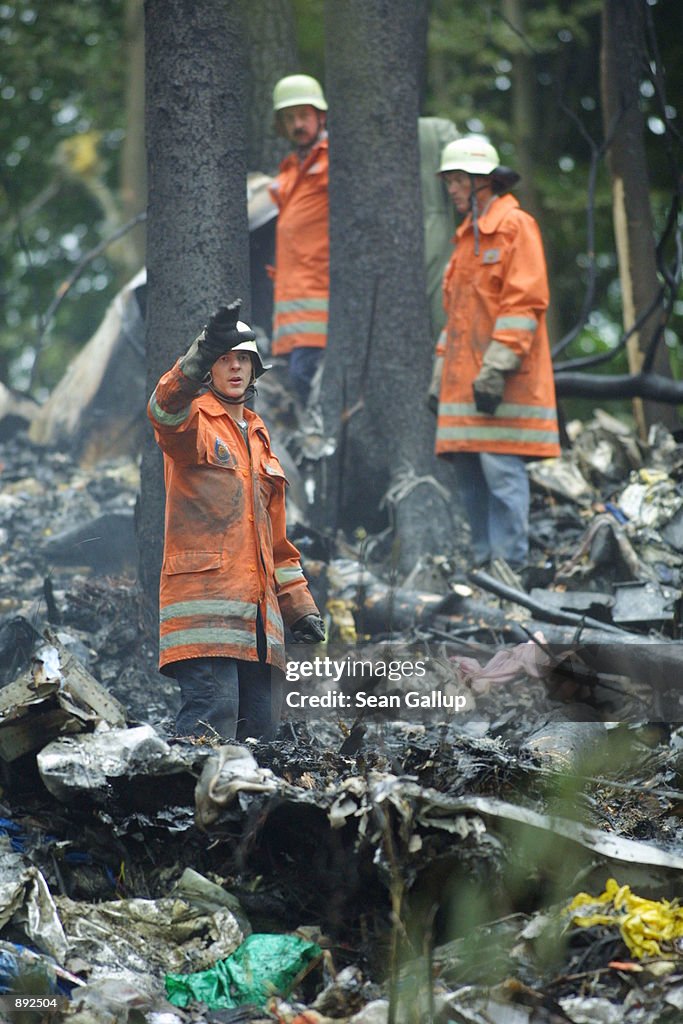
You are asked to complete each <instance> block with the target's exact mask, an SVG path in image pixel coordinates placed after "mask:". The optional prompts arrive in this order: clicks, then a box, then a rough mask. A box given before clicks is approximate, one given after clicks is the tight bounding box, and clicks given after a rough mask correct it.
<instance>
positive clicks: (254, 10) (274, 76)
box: [243, 0, 300, 174]
mask: <svg viewBox="0 0 683 1024" xmlns="http://www.w3.org/2000/svg"><path fill="white" fill-rule="evenodd" d="M243 4H244V17H245V25H246V30H247V39H248V49H247V60H248V65H249V75H248V80H247V168H248V170H250V171H263V172H264V173H265V174H275V172H276V171H277V168H278V164H279V163H280V160H282V159H283V157H285V156H286V154H287V153H288V152H289V149H290V147H289V145H288V143H287V142H286V140H285V139H283V138H282V137H281V136H279V135H278V134H277V133H276V131H275V121H274V117H273V86H274V85H275V83H276V82H277V81H278V80H279V79H280V78H282V77H284V75H291V74H295V73H297V72H298V71H299V70H300V69H299V61H298V54H297V43H296V31H295V23H294V12H293V10H292V2H291V0H243Z"/></svg>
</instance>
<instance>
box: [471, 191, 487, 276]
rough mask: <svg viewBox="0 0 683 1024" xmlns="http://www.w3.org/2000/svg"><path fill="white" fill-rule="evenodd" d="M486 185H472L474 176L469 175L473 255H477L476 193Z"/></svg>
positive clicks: (477, 217) (477, 219)
mask: <svg viewBox="0 0 683 1024" xmlns="http://www.w3.org/2000/svg"><path fill="white" fill-rule="evenodd" d="M485 188H487V186H486V185H479V187H477V186H476V185H475V183H474V175H473V174H470V210H471V211H472V227H473V229H474V255H475V256H478V255H479V198H478V196H477V192H483V191H484V189H485Z"/></svg>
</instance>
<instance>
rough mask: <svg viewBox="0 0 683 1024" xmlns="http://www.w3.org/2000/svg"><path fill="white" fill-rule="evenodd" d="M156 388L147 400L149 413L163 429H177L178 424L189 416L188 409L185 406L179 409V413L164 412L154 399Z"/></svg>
mask: <svg viewBox="0 0 683 1024" xmlns="http://www.w3.org/2000/svg"><path fill="white" fill-rule="evenodd" d="M156 395H157V393H156V388H155V389H154V393H153V395H152V397H151V398H150V400H149V411H150V412H151V414H152V416H153V417H154V419H155V420H156V421H157V423H162V424H163V425H164V426H165V427H177V426H178V424H179V423H182V422H183V421H184V420H186V419H187V417H188V416H189V415H190V407H189V405H188V406H186V407H185V408H184V409H181V410H180V412H174V413H170V412H164V410H163V409H162V408H161V406H160V405H159V403H158V402H157V399H156Z"/></svg>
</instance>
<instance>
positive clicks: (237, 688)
mask: <svg viewBox="0 0 683 1024" xmlns="http://www.w3.org/2000/svg"><path fill="white" fill-rule="evenodd" d="M256 649H257V652H258V656H259V660H258V661H241V660H239V659H237V658H188V659H187V660H186V661H178V662H176V663H175V664H174V665H173V675H174V676H175V678H176V680H177V682H178V685H179V686H180V699H181V705H180V710H179V711H178V714H177V715H176V732H177V734H178V735H179V736H197V737H199V736H208V737H216V734H217V735H218V736H220V737H221V738H222V739H224V740H234V739H237V740H245V739H246V738H247V737H248V736H253V737H254V738H257V739H258V738H261V739H272V738H273V737H274V736H275V734H276V733H277V730H278V725H279V723H280V712H281V710H282V698H283V689H284V687H283V682H282V673H281V672H279V671H278V670H277V669H275V668H271V666H270V665H269V664H267V662H266V660H265V659H266V638H265V633H264V630H263V622H262V620H261V615H260V613H259V614H258V616H257V620H256Z"/></svg>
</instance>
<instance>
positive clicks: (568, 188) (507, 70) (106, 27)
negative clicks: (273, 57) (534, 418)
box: [0, 0, 683, 393]
mask: <svg viewBox="0 0 683 1024" xmlns="http://www.w3.org/2000/svg"><path fill="white" fill-rule="evenodd" d="M292 4H293V9H294V12H295V16H296V20H297V30H298V43H299V52H300V58H301V59H300V64H301V68H302V70H305V71H307V72H309V73H311V74H314V75H316V76H317V77H318V78H320V80H321V81H323V82H324V78H325V75H324V17H323V11H324V0H292ZM125 6H126V5H125V0H50V2H49V3H48V2H46V0H34V2H33V0H9V2H7V3H0V43H1V44H2V46H3V62H2V68H1V69H0V152H2V154H3V157H2V162H1V163H0V216H1V220H0V223H2V225H3V227H2V228H0V267H1V268H2V280H3V288H2V292H1V295H2V309H1V315H0V379H2V380H4V381H7V382H11V383H14V384H16V385H20V386H25V385H26V383H27V382H28V379H29V378H28V371H29V370H30V366H31V362H32V358H33V356H32V350H33V348H34V346H35V343H36V339H37V338H38V336H39V334H40V333H41V322H40V321H41V317H42V316H43V315H44V313H45V311H46V310H47V309H48V308H49V306H50V303H51V302H52V301H53V299H54V298H55V295H56V294H57V293H58V291H59V289H60V286H61V285H62V284H63V282H64V281H65V280H66V279H67V278H68V277H69V275H70V274H71V273H72V271H73V270H74V268H75V267H76V266H78V264H79V263H80V261H81V260H82V259H83V257H84V255H85V254H86V253H88V252H89V251H90V250H91V249H92V248H94V246H96V245H97V244H98V243H99V242H100V241H101V240H102V238H103V237H107V236H108V235H109V234H110V233H111V230H112V210H111V207H112V205H116V204H117V203H118V192H117V190H118V165H119V159H120V151H121V146H122V142H123V139H124V133H125V129H126V125H125V123H124V118H125V87H126V73H127V68H126V61H125V51H124V15H125ZM677 7H678V5H676V4H672V3H671V2H669V0H658V2H657V0H655V2H648V4H646V11H647V17H648V19H651V20H652V25H653V28H654V32H655V36H656V40H657V43H656V45H654V43H653V38H652V37H651V36H650V34H649V32H648V36H647V43H648V46H649V52H648V58H649V59H651V61H652V64H651V67H650V69H648V68H644V69H643V90H642V104H643V111H644V113H645V115H646V118H647V119H648V124H649V131H648V133H647V147H648V161H649V166H650V171H651V181H650V182H649V183H648V185H649V187H650V194H651V197H652V204H653V212H654V217H655V224H656V228H657V231H658V232H661V230H662V229H663V226H664V224H665V223H666V218H667V213H668V208H669V205H670V202H671V196H672V194H673V192H674V190H675V187H676V183H677V181H678V178H679V176H680V171H679V168H678V164H679V161H680V143H679V142H678V141H677V138H678V137H677V136H676V135H675V131H674V132H671V131H668V130H667V125H669V124H670V125H672V126H673V128H674V130H675V127H676V123H677V120H678V111H677V110H676V109H675V107H674V106H673V105H672V97H673V98H675V97H678V96H679V95H681V92H682V90H683V52H682V50H683V37H682V36H681V33H680V24H679V22H680V16H679V12H678V11H677ZM508 9H509V5H507V4H506V3H505V2H504V0H490V2H488V3H483V4H472V3H466V2H464V0H431V3H430V21H429V51H428V91H427V96H426V102H425V108H424V110H423V113H425V114H434V115H438V116H442V117H447V118H450V119H451V120H453V121H455V123H456V124H457V125H458V127H459V128H460V129H461V130H462V131H468V130H469V131H484V132H486V133H488V134H489V135H490V136H491V138H492V140H493V141H494V142H495V143H496V145H497V146H498V147H499V150H500V152H501V155H502V157H503V159H504V161H505V162H506V163H508V164H510V165H511V166H515V165H516V164H517V163H518V161H519V159H520V156H521V154H522V152H525V153H528V154H529V156H530V158H531V161H532V168H533V172H532V175H531V177H532V178H533V182H532V184H533V187H534V191H535V193H536V196H537V201H538V204H539V219H540V222H541V228H542V232H543V237H544V243H545V247H546V254H547V257H548V264H549V269H550V276H551V293H552V302H553V312H554V318H555V322H554V324H553V328H554V330H553V334H554V340H555V341H556V340H557V339H558V338H559V337H561V336H562V335H563V334H564V333H566V332H567V331H568V330H569V329H570V328H571V327H572V326H573V325H574V324H575V323H576V321H577V318H578V315H579V311H580V309H581V307H582V305H583V301H584V294H585V290H586V287H587V282H588V276H589V267H588V257H587V250H588V236H587V216H586V211H587V205H588V192H587V190H588V180H589V165H590V157H591V145H593V146H597V145H600V144H601V142H602V124H601V111H600V82H599V65H600V39H601V26H600V18H601V10H602V0H520V2H519V5H518V9H519V10H520V11H521V16H522V18H523V25H522V26H521V27H517V28H515V27H513V26H511V25H510V23H509V21H508V20H507V17H506V12H507V10H508ZM389 28H390V26H388V29H387V30H389ZM657 47H659V51H660V52H659V53H658V52H657ZM653 69H654V70H653ZM349 70H350V73H352V71H353V69H349ZM522 79H524V80H526V81H527V82H528V83H529V85H530V89H531V94H532V98H533V103H532V104H531V106H532V111H531V114H532V123H531V124H529V125H527V126H526V137H525V139H523V140H522V139H521V138H520V137H519V132H520V128H519V123H518V121H517V120H516V119H515V116H513V115H514V108H513V101H514V99H515V93H516V89H515V88H513V86H516V85H517V83H518V82H519V81H520V80H522ZM103 195H108V196H109V197H110V199H111V200H112V202H110V203H109V206H108V207H107V209H105V206H106V203H105V206H103V204H102V197H103ZM593 203H594V215H595V246H594V259H595V263H596V271H597V272H596V282H595V300H594V303H593V306H594V309H595V310H596V311H597V313H598V314H599V315H600V316H602V318H603V322H604V323H613V324H615V325H618V324H619V322H620V319H621V308H620V301H619V294H618V288H615V282H616V280H617V264H616V257H615V244H614V238H613V232H612V208H611V190H610V182H609V178H608V175H607V172H606V169H605V167H604V164H601V165H600V168H599V173H598V176H597V182H596V189H595V194H594V196H593ZM663 256H664V258H665V260H667V261H668V262H669V263H670V262H671V261H672V260H673V259H674V257H675V244H674V240H673V239H670V240H669V241H668V242H667V244H666V245H665V246H664V251H663ZM123 283H124V280H123V279H122V276H121V271H120V270H119V267H118V265H117V262H116V252H115V249H114V248H112V250H111V251H110V250H109V249H107V250H106V252H105V253H104V255H103V256H102V257H100V258H98V260H97V261H96V262H94V263H92V264H89V265H88V266H87V267H86V269H85V270H84V271H83V274H82V276H81V278H80V279H79V281H78V282H77V284H76V285H75V286H74V288H73V289H72V291H71V292H70V293H69V295H68V296H67V297H66V299H65V300H64V302H63V303H62V304H61V306H60V307H59V310H58V312H57V316H56V318H55V320H54V323H52V324H51V325H50V330H49V332H48V334H47V335H46V337H45V344H44V349H43V352H42V354H41V355H40V358H39V364H38V373H37V374H36V379H35V384H34V391H37V392H38V393H40V392H41V391H42V392H44V390H45V389H47V388H50V387H51V386H53V384H54V383H55V382H56V379H57V378H58V377H59V376H60V375H61V372H62V369H63V366H64V364H65V362H66V360H67V359H68V358H69V355H70V353H72V352H74V351H76V350H78V348H80V347H81V345H82V344H83V343H84V342H85V341H86V340H87V339H88V338H89V337H90V336H91V335H92V333H93V332H94V330H95V329H96V327H97V325H98V324H99V322H100V320H101V318H102V315H103V313H104V311H105V309H106V306H107V304H108V302H109V301H110V300H111V298H112V297H113V295H114V294H115V292H116V291H117V290H118V288H119V287H120V286H121V285H122V284H123ZM669 327H670V329H669V334H668V339H669V344H670V346H671V352H672V355H673V356H674V358H675V360H676V366H678V363H679V362H680V355H679V353H678V338H679V337H680V334H681V331H682V330H683V308H678V307H677V308H676V310H675V312H674V315H673V317H672V320H671V322H670V325H669ZM594 329H595V328H594V326H591V327H589V328H587V331H586V332H584V334H583V335H582V338H583V339H584V341H585V338H587V337H589V336H591V332H592V331H593V330H594ZM582 343H583V342H582ZM608 370H609V372H616V369H615V368H614V367H613V366H611V365H610V366H609V367H608ZM677 372H678V371H677Z"/></svg>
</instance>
